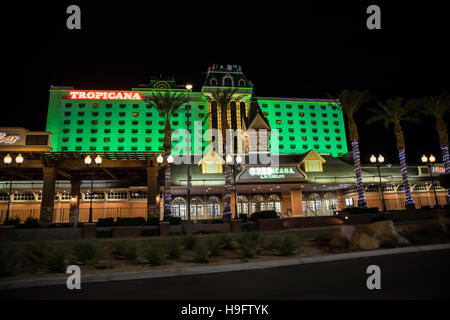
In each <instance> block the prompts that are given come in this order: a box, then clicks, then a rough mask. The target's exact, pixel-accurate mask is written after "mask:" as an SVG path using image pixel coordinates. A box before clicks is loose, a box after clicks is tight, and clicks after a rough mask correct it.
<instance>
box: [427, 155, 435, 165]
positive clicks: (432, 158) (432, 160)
mask: <svg viewBox="0 0 450 320" xmlns="http://www.w3.org/2000/svg"><path fill="white" fill-rule="evenodd" d="M429 159H430V162H431V163H433V162H435V161H436V158H435V157H434V156H433V155H430V158H429Z"/></svg>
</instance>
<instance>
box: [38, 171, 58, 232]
mask: <svg viewBox="0 0 450 320" xmlns="http://www.w3.org/2000/svg"><path fill="white" fill-rule="evenodd" d="M42 171H43V174H44V178H43V181H44V184H43V187H42V202H41V215H40V218H39V220H40V223H41V224H50V223H52V222H53V209H54V207H55V182H56V168H55V167H44V168H42Z"/></svg>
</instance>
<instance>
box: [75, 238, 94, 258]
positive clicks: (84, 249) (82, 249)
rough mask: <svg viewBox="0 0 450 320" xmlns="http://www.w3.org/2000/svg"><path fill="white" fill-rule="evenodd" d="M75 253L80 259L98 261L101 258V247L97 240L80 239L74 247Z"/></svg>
mask: <svg viewBox="0 0 450 320" xmlns="http://www.w3.org/2000/svg"><path fill="white" fill-rule="evenodd" d="M73 253H74V255H75V257H76V258H77V260H78V261H81V262H90V263H96V262H97V261H98V259H99V258H100V253H101V248H100V245H99V243H98V242H97V241H95V240H87V241H79V242H77V243H76V244H75V245H74V247H73Z"/></svg>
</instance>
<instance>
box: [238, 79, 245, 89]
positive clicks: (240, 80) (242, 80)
mask: <svg viewBox="0 0 450 320" xmlns="http://www.w3.org/2000/svg"><path fill="white" fill-rule="evenodd" d="M238 84H239V87H245V80H244V79H239V82H238Z"/></svg>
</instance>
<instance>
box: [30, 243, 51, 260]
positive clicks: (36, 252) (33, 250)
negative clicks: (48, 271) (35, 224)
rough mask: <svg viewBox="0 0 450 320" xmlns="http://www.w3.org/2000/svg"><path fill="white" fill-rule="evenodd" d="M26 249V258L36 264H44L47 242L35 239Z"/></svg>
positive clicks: (47, 250) (47, 247)
mask: <svg viewBox="0 0 450 320" xmlns="http://www.w3.org/2000/svg"><path fill="white" fill-rule="evenodd" d="M27 249H28V250H27V252H28V259H29V260H30V261H31V263H33V264H37V265H45V263H46V259H47V255H48V252H49V245H48V242H46V241H37V242H34V243H32V244H31V245H30V246H28V248H27Z"/></svg>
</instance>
